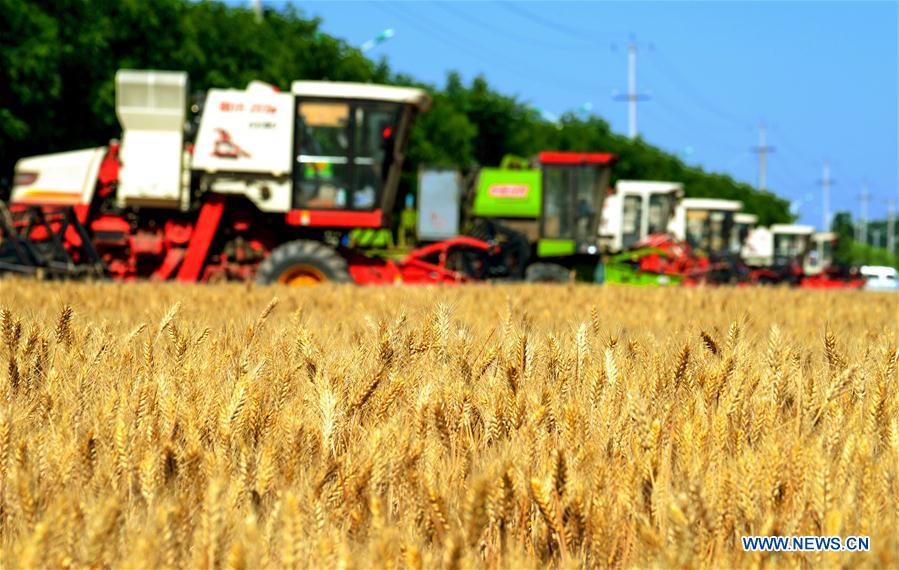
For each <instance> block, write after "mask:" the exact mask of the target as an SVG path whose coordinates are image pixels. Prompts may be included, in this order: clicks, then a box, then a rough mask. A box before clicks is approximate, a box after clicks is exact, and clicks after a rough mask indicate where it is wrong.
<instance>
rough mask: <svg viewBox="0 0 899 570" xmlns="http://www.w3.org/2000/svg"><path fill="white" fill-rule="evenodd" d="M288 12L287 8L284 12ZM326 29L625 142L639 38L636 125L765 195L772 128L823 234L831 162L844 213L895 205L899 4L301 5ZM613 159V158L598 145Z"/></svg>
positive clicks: (788, 188)
mask: <svg viewBox="0 0 899 570" xmlns="http://www.w3.org/2000/svg"><path fill="white" fill-rule="evenodd" d="M273 4H277V2H273ZM294 5H295V6H296V7H297V8H299V9H300V10H301V11H302V12H303V13H304V14H305V15H307V16H319V17H320V18H321V19H322V20H323V23H322V27H323V30H324V31H325V32H327V33H329V34H332V35H335V36H338V37H341V38H344V39H346V40H347V41H348V42H350V43H351V44H354V45H362V44H363V43H364V42H366V41H367V40H369V39H371V38H372V37H373V36H375V35H377V34H378V33H379V32H381V31H382V30H384V29H386V28H392V29H393V30H394V31H395V36H394V37H393V38H392V39H390V40H389V41H387V42H385V43H383V44H381V45H379V46H377V47H375V48H374V49H372V50H370V51H369V52H368V53H369V55H370V56H371V57H373V58H379V57H381V56H384V57H386V58H387V60H388V62H389V63H390V65H391V66H392V68H393V69H394V70H396V71H402V72H406V73H409V74H411V75H413V76H415V77H417V78H419V79H421V80H424V81H427V82H431V83H435V84H438V85H442V84H443V82H444V79H445V77H446V74H447V72H448V71H450V70H456V71H459V72H460V73H461V74H462V76H463V77H464V78H465V79H466V80H469V79H471V78H473V77H474V76H476V75H478V74H483V75H485V76H486V77H487V79H488V80H489V81H490V83H491V84H493V85H494V86H495V87H496V88H498V89H499V90H500V91H502V92H505V93H507V94H512V95H516V96H517V97H519V98H520V99H522V100H524V101H527V102H530V103H532V104H533V105H534V106H536V107H538V108H541V109H544V110H546V111H548V112H550V113H554V114H560V113H562V112H564V111H567V110H573V109H577V108H579V107H580V106H582V105H583V104H584V103H586V102H589V103H591V104H592V109H593V112H594V113H596V114H598V115H600V116H602V117H604V118H605V119H606V120H608V121H609V122H610V123H611V124H612V127H613V129H615V130H616V131H618V132H621V133H625V132H626V131H627V109H626V104H624V103H620V102H616V101H614V100H613V97H612V92H613V91H614V90H620V91H624V90H625V89H626V87H627V59H626V45H627V42H628V39H629V37H630V36H631V35H632V34H633V36H634V37H635V38H636V40H637V45H638V50H639V55H638V63H637V77H638V88H639V90H641V91H644V92H648V93H650V94H651V100H650V101H649V102H647V103H641V104H640V106H639V110H638V127H639V131H640V134H641V136H643V137H644V138H645V139H646V140H647V141H649V142H651V143H653V144H656V145H658V146H661V147H662V148H665V149H667V150H670V151H673V152H678V153H680V154H681V155H682V156H683V157H684V158H685V160H687V161H688V162H690V163H694V164H699V165H701V166H703V167H705V168H707V169H709V170H715V171H724V172H727V173H729V174H731V175H733V176H734V177H736V178H737V179H739V180H744V181H747V182H750V183H752V184H755V183H756V182H757V180H758V161H757V158H756V156H755V155H754V154H752V153H751V152H750V147H752V146H754V145H756V144H757V142H758V124H759V122H760V121H764V122H765V123H766V124H767V126H768V144H769V145H771V146H774V147H775V152H774V153H773V154H772V155H770V157H769V161H768V187H769V188H770V189H771V190H773V191H775V192H777V193H778V194H780V195H782V196H785V197H787V198H788V199H790V200H795V201H800V202H803V203H802V205H801V206H800V207H799V213H800V219H801V221H802V222H804V223H811V224H814V225H816V226H818V225H820V224H821V223H822V210H821V200H820V197H821V191H820V187H819V186H818V184H817V183H818V180H819V179H820V178H821V175H822V164H823V161H824V160H825V159H827V160H829V161H830V163H831V171H832V177H833V179H834V180H835V185H834V187H833V189H832V192H831V204H832V207H831V208H832V211H836V210H849V211H852V212H853V214H855V215H857V213H858V211H859V202H858V196H859V194H861V192H862V184H863V183H864V182H865V181H867V182H868V184H869V191H870V194H871V202H870V206H869V213H870V217H872V218H875V217H883V216H885V212H886V208H887V205H886V201H887V200H889V199H891V198H892V199H897V198H899V165H897V154H899V148H897V131H899V117H897V101H899V92H897V74H899V72H897V68H899V62H897V51H899V45H897V41H899V40H897V25H899V11H897V4H896V3H894V2H877V3H861V2H793V3H786V2H761V1H757V2H655V3H650V2H627V3H624V2H615V3H606V2H551V3H550V2H525V3H516V4H508V3H502V2H294ZM597 150H602V149H597Z"/></svg>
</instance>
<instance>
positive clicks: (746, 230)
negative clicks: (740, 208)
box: [730, 212, 759, 253]
mask: <svg viewBox="0 0 899 570" xmlns="http://www.w3.org/2000/svg"><path fill="white" fill-rule="evenodd" d="M758 221H759V218H758V216H756V215H755V214H748V213H746V212H740V213H738V214H737V215H735V216H734V227H733V231H732V232H731V241H730V249H731V251H733V252H735V253H740V252H741V251H742V250H743V244H745V243H746V240H748V239H749V234H751V233H752V231H753V230H754V229H755V226H756V224H758Z"/></svg>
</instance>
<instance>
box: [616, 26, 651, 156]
mask: <svg viewBox="0 0 899 570" xmlns="http://www.w3.org/2000/svg"><path fill="white" fill-rule="evenodd" d="M648 99H649V96H648V95H646V94H643V93H637V41H636V40H635V39H634V37H633V36H631V40H630V42H629V43H628V44H627V94H625V95H615V100H616V101H627V136H628V137H629V138H630V139H631V140H633V139H635V138H637V102H639V101H647V100H648Z"/></svg>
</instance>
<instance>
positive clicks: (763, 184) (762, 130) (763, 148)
mask: <svg viewBox="0 0 899 570" xmlns="http://www.w3.org/2000/svg"><path fill="white" fill-rule="evenodd" d="M766 134H767V128H766V127H765V122H764V121H762V122H761V123H759V145H758V146H754V147H752V149H750V150H752V152H754V153H756V154H758V155H759V191H760V192H764V191H765V190H767V189H768V184H767V179H766V177H765V170H766V167H767V164H766V163H765V159H766V158H767V156H768V154H769V153H772V152H774V147H773V146H768V145H767V144H766V142H765V135H766Z"/></svg>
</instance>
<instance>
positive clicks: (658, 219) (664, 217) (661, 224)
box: [646, 194, 675, 235]
mask: <svg viewBox="0 0 899 570" xmlns="http://www.w3.org/2000/svg"><path fill="white" fill-rule="evenodd" d="M674 206H675V199H674V194H650V196H649V224H648V225H647V229H646V231H647V232H648V235H652V234H660V233H665V232H667V231H668V222H669V221H670V220H671V216H672V214H673V213H674Z"/></svg>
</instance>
